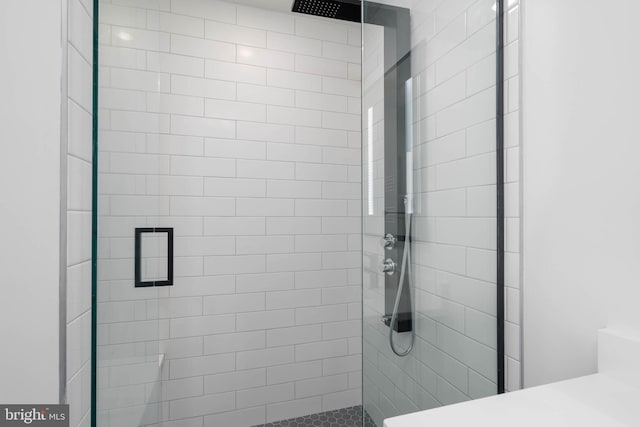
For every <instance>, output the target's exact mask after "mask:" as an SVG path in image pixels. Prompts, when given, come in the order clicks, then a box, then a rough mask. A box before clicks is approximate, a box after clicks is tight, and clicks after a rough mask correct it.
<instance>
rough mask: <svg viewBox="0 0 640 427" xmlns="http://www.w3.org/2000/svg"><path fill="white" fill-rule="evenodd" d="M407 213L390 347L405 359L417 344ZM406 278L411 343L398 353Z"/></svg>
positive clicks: (409, 217)
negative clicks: (398, 324)
mask: <svg viewBox="0 0 640 427" xmlns="http://www.w3.org/2000/svg"><path fill="white" fill-rule="evenodd" d="M406 205H407V199H405V208H406ZM405 212H407V213H406V214H405V238H404V250H403V251H402V265H401V267H400V282H399V283H398V292H397V293H396V300H395V302H394V304H393V312H392V314H391V323H390V324H389V346H390V347H391V350H392V351H393V352H394V353H395V354H396V356H399V357H405V356H407V355H408V354H409V353H411V350H412V349H413V344H414V343H415V340H416V327H415V322H414V321H413V318H414V316H415V314H414V313H413V311H414V310H413V297H412V295H411V273H410V272H409V269H410V268H411V239H410V236H411V219H412V216H413V215H411V214H410V213H409V210H408V209H405ZM405 276H406V277H407V282H408V285H409V288H408V292H409V301H410V303H409V305H410V306H411V312H412V316H411V323H412V325H411V341H410V343H409V347H407V349H406V350H404V351H398V349H397V348H396V344H395V342H394V341H393V325H395V323H396V320H398V308H399V307H400V297H401V296H402V290H403V289H404V278H405Z"/></svg>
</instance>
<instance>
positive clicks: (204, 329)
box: [169, 315, 236, 338]
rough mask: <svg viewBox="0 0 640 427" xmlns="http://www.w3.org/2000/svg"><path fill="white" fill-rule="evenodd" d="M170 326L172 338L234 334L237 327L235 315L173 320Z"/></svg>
mask: <svg viewBox="0 0 640 427" xmlns="http://www.w3.org/2000/svg"><path fill="white" fill-rule="evenodd" d="M169 325H170V336H171V338H183V337H193V336H199V335H211V334H220V333H227V332H233V331H234V329H235V326H236V325H235V317H234V316H233V315H224V316H194V317H182V318H176V319H171V321H170V323H169Z"/></svg>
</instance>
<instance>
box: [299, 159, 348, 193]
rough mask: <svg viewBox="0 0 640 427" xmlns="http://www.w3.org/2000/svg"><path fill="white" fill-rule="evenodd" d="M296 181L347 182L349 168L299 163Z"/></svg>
mask: <svg viewBox="0 0 640 427" xmlns="http://www.w3.org/2000/svg"><path fill="white" fill-rule="evenodd" d="M296 179H301V180H309V181H338V182H345V181H347V180H348V167H347V166H343V165H323V164H311V163H297V164H296ZM358 198H359V197H358Z"/></svg>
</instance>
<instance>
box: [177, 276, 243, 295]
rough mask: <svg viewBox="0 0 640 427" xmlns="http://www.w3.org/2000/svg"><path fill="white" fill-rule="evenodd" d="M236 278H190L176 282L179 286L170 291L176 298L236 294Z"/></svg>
mask: <svg viewBox="0 0 640 427" xmlns="http://www.w3.org/2000/svg"><path fill="white" fill-rule="evenodd" d="M234 279H235V278H234V276H214V277H211V276H210V277H189V278H180V279H179V280H176V283H177V284H178V285H179V286H175V287H173V288H172V289H171V290H170V294H171V296H172V297H174V296H192V295H218V294H229V293H233V292H234V288H235V286H234Z"/></svg>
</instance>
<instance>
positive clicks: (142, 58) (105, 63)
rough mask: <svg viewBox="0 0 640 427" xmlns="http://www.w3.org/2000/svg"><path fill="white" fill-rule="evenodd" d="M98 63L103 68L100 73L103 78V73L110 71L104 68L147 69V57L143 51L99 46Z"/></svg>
mask: <svg viewBox="0 0 640 427" xmlns="http://www.w3.org/2000/svg"><path fill="white" fill-rule="evenodd" d="M99 63H100V65H101V66H102V67H103V68H102V69H101V70H100V73H101V74H102V77H104V74H105V72H106V73H109V72H110V71H111V68H104V67H121V68H130V69H137V70H145V69H146V68H147V56H146V53H145V51H143V50H138V49H129V48H126V47H119V46H107V45H100V52H99ZM101 86H102V85H101Z"/></svg>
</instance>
